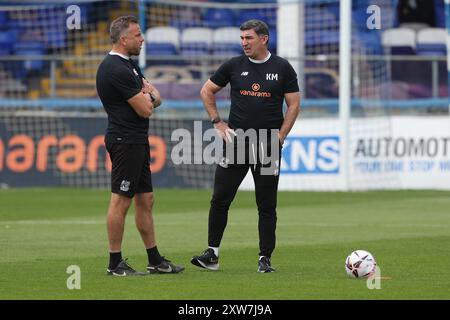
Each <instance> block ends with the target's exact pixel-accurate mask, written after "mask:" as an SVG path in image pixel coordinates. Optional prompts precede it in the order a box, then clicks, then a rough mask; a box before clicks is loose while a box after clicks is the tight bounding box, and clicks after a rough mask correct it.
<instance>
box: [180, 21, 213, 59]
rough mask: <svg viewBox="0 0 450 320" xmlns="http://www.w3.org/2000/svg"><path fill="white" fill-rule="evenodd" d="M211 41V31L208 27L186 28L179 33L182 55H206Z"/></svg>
mask: <svg viewBox="0 0 450 320" xmlns="http://www.w3.org/2000/svg"><path fill="white" fill-rule="evenodd" d="M212 42H213V31H212V30H211V29H209V28H200V27H199V28H187V29H185V30H184V31H183V33H182V34H181V43H180V52H181V54H182V55H188V56H192V55H194V56H196V55H207V54H209V50H210V48H211V45H212Z"/></svg>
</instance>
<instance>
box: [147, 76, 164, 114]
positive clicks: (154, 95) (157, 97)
mask: <svg viewBox="0 0 450 320" xmlns="http://www.w3.org/2000/svg"><path fill="white" fill-rule="evenodd" d="M142 93H145V94H147V93H148V94H150V96H151V97H152V103H153V107H154V108H157V107H159V106H160V105H161V97H160V95H159V91H158V90H157V89H156V88H155V87H154V86H153V85H152V84H150V82H148V80H147V79H144V78H142ZM153 100H154V101H153Z"/></svg>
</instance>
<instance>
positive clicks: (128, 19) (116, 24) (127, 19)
mask: <svg viewBox="0 0 450 320" xmlns="http://www.w3.org/2000/svg"><path fill="white" fill-rule="evenodd" d="M130 23H137V24H139V20H138V18H136V17H135V16H122V17H119V18H117V19H115V20H114V21H113V22H111V26H110V27H109V35H110V36H111V41H112V43H117V41H119V39H120V36H121V35H122V33H123V32H124V31H125V30H127V29H128V27H129V26H130Z"/></svg>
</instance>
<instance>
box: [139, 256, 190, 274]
mask: <svg viewBox="0 0 450 320" xmlns="http://www.w3.org/2000/svg"><path fill="white" fill-rule="evenodd" d="M162 258H163V261H162V262H161V263H160V264H158V265H157V266H154V265H152V264H150V263H149V264H148V266H147V271H148V273H150V274H154V273H179V272H181V271H183V270H184V267H183V266H177V265H174V264H173V263H172V262H171V261H170V260H167V259H166V258H164V257H162Z"/></svg>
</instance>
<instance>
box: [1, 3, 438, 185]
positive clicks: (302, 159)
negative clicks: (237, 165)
mask: <svg viewBox="0 0 450 320" xmlns="http://www.w3.org/2000/svg"><path fill="white" fill-rule="evenodd" d="M340 2H341V1H337V0H279V1H258V3H254V2H250V1H241V2H234V1H228V2H212V1H206V2H205V1H172V0H168V1H157V0H155V1H152V0H144V1H74V2H73V3H71V4H70V5H69V4H67V3H61V2H59V1H41V2H39V3H36V4H30V3H29V2H25V1H23V2H22V1H15V2H14V3H11V4H9V5H8V4H1V3H0V98H1V99H0V112H1V117H0V134H1V136H0V173H1V177H0V183H2V184H3V185H5V186H6V185H7V186H27V185H30V186H31V185H75V186H83V187H108V185H109V177H110V167H109V166H110V163H108V160H109V159H108V156H107V154H106V153H105V150H104V146H103V144H102V136H103V135H104V128H105V126H106V118H105V113H104V111H103V107H102V105H101V103H100V101H99V99H98V97H97V93H96V88H95V73H96V70H97V67H98V65H99V63H100V62H101V60H102V59H103V57H104V56H105V55H106V54H107V53H108V51H109V50H110V49H111V43H110V39H109V33H108V28H109V24H110V22H111V21H112V20H113V19H115V18H117V17H118V16H121V15H129V14H132V15H135V16H137V17H138V18H139V21H140V25H141V29H142V33H143V35H144V37H145V44H144V48H143V50H142V52H141V56H140V57H134V58H135V59H136V61H137V62H138V63H139V65H140V66H141V69H142V71H143V73H144V74H145V76H146V77H147V78H148V79H149V80H150V82H151V83H153V84H154V85H155V86H156V87H157V88H158V89H159V91H160V92H161V95H162V97H163V105H162V106H161V108H160V109H158V110H156V112H155V115H154V117H152V119H151V120H150V131H149V139H150V142H151V146H152V170H153V172H154V178H155V185H158V186H166V187H194V188H205V187H206V188H208V187H211V185H212V181H213V175H214V170H215V166H214V165H211V164H206V163H205V161H203V162H200V163H198V161H195V159H202V160H205V159H204V154H203V152H204V149H205V147H206V146H207V145H208V144H209V142H210V141H205V140H204V137H203V133H204V131H205V130H207V129H209V128H211V125H210V124H209V121H208V119H207V114H206V112H205V111H204V109H203V106H202V103H201V101H200V98H199V91H200V88H201V87H202V85H203V83H204V82H205V81H206V80H207V79H208V78H209V77H210V76H211V75H212V74H213V72H214V71H215V70H216V69H217V68H218V67H219V66H220V65H221V64H222V63H223V62H225V61H226V60H227V59H229V58H230V57H232V56H236V55H240V54H242V49H241V47H240V31H239V26H240V24H241V23H242V22H244V21H246V20H249V19H260V20H263V21H265V22H266V23H267V25H268V27H269V32H270V38H269V50H270V52H271V53H272V54H277V55H280V56H282V57H284V58H286V59H288V60H289V62H290V63H291V64H292V65H293V67H294V69H295V70H296V71H297V73H298V78H299V86H300V88H301V96H302V102H301V109H302V111H301V114H300V119H299V121H297V123H296V124H295V126H294V128H293V129H292V132H291V134H290V136H289V137H288V138H287V140H286V143H285V145H284V147H283V160H282V163H281V178H280V189H287V190H336V189H341V186H342V183H341V182H342V179H344V178H345V177H342V175H341V173H342V171H343V166H346V168H347V172H348V177H347V178H345V179H347V184H348V187H349V188H350V189H370V188H396V187H398V186H399V174H398V170H397V169H398V167H399V164H398V163H396V162H395V161H394V160H395V159H393V158H392V157H393V154H394V153H395V150H394V149H395V141H394V140H393V139H392V135H393V126H394V125H393V123H392V120H391V115H393V114H396V113H401V112H403V111H402V110H403V109H401V108H398V109H396V106H397V105H400V104H395V103H394V104H393V103H392V102H395V101H396V100H398V99H403V100H402V101H405V100H406V99H411V98H413V97H414V95H413V94H411V88H407V89H405V87H406V86H407V85H406V84H405V82H404V81H403V82H402V81H397V79H394V78H393V74H394V73H395V72H394V73H393V70H394V69H396V70H397V73H398V69H399V68H400V69H401V68H404V67H405V65H404V64H403V65H402V64H401V63H400V64H399V63H398V62H396V63H394V62H393V60H392V59H391V58H390V57H391V56H390V54H391V52H390V51H387V48H386V43H385V42H383V41H384V40H383V39H384V38H383V35H384V33H385V31H387V30H389V29H392V28H394V27H398V25H399V22H398V18H397V5H398V1H396V0H373V1H367V0H354V1H352V6H351V12H349V15H350V18H351V25H352V29H351V36H350V38H349V39H348V41H351V57H350V69H351V81H350V98H351V100H350V106H349V107H350V118H349V119H348V137H344V136H342V135H341V134H342V123H343V122H342V119H340V116H339V111H340V110H339V98H340V96H339V89H340V88H341V83H340V74H341V72H342V70H341V66H340V60H339V58H340V44H341V38H340V35H341V33H340V26H341V22H342V21H341V18H342V16H341V12H340ZM413 27H414V26H411V25H410V28H413ZM439 68H440V67H439ZM399 92H400V93H399ZM217 101H218V108H219V113H220V114H221V116H222V118H224V119H226V118H227V116H228V112H229V105H230V100H229V88H228V87H226V88H224V89H223V90H221V91H220V92H219V93H218V94H217ZM403 104H406V103H405V102H404V103H403ZM196 121H197V122H196ZM198 121H199V122H198ZM177 129H186V131H187V132H189V133H190V137H189V140H190V144H191V146H194V145H196V146H198V145H199V144H200V145H201V147H199V148H193V147H192V150H191V151H192V152H191V155H190V157H191V161H190V162H189V161H188V163H181V164H180V163H178V164H175V163H174V162H173V161H172V150H173V148H174V147H175V146H177V145H179V143H180V141H178V140H176V139H175V140H174V141H172V137H173V133H174V131H175V130H177ZM195 130H197V131H196V132H197V133H198V134H195ZM344 138H345V139H347V140H348V141H347V146H348V148H347V149H346V150H342V149H340V148H341V142H342V139H344ZM393 148H394V149H393ZM344 153H345V154H344ZM342 157H344V159H345V161H346V162H345V163H343V162H342V161H341V159H342ZM209 160H210V159H209ZM252 186H253V183H252V181H251V180H249V179H246V180H245V181H244V183H243V188H252Z"/></svg>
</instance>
